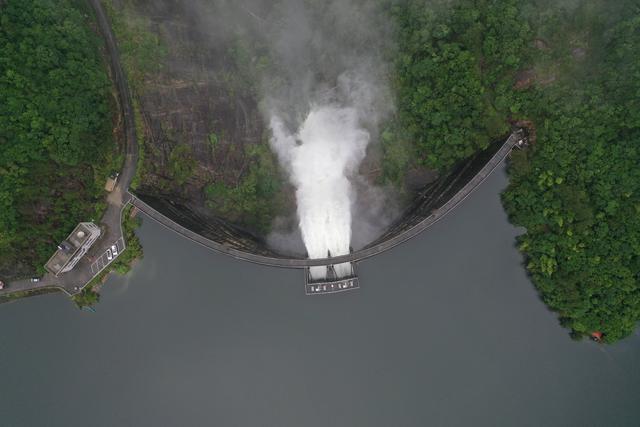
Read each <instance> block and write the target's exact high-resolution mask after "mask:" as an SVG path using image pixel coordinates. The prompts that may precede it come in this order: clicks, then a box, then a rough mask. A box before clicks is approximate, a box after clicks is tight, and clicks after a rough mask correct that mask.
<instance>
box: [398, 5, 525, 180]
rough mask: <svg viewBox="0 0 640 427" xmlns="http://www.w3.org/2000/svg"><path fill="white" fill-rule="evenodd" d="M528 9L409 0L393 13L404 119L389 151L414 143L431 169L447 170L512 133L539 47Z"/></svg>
mask: <svg viewBox="0 0 640 427" xmlns="http://www.w3.org/2000/svg"><path fill="white" fill-rule="evenodd" d="M520 3H521V2H520V1H518V0H497V1H490V0H476V1H460V2H456V3H455V5H454V6H453V7H448V6H447V7H445V5H444V4H443V5H440V6H439V7H438V6H433V5H434V2H433V1H430V0H409V1H406V2H401V3H400V4H399V5H397V6H395V7H394V8H393V9H392V13H393V15H394V17H395V19H396V21H397V23H398V30H397V34H398V44H399V49H400V52H399V54H398V59H397V66H396V87H397V98H398V115H397V122H396V123H395V124H394V126H393V129H394V133H395V138H392V137H390V136H388V137H387V141H388V142H389V143H388V144H386V145H387V146H389V147H390V146H391V145H398V144H399V143H398V142H397V140H405V139H408V140H410V141H411V143H412V144H413V146H414V149H415V151H416V154H417V157H418V159H419V161H420V162H422V164H423V165H425V166H427V167H430V168H434V169H438V170H446V169H447V168H449V167H451V166H452V165H453V164H455V163H456V162H457V161H459V160H461V159H464V158H467V157H469V156H470V155H472V154H473V153H474V152H476V151H477V150H479V149H482V148H486V146H487V145H488V144H489V143H490V142H492V141H494V140H496V139H498V138H501V137H503V136H504V135H506V134H508V132H509V126H508V123H507V119H508V118H509V117H510V116H511V115H513V114H515V113H517V112H518V111H519V110H520V103H519V102H518V101H517V100H516V99H515V98H516V97H517V95H516V93H515V90H514V88H513V84H514V82H515V77H516V73H517V71H518V70H519V68H520V67H521V66H522V63H523V62H524V61H525V60H526V57H524V56H523V53H526V51H527V49H526V46H527V44H528V43H529V42H530V40H531V31H530V30H529V26H528V25H527V23H526V21H523V20H522V19H521V17H520V9H519V7H518V6H519V4H520ZM400 144H402V142H400ZM406 159H407V160H409V159H410V156H406ZM396 169H401V168H396Z"/></svg>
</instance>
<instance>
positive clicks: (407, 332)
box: [0, 173, 640, 427]
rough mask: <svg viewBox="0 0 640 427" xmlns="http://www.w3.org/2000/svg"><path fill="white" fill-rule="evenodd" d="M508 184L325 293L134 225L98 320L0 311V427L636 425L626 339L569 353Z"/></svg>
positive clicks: (489, 185)
mask: <svg viewBox="0 0 640 427" xmlns="http://www.w3.org/2000/svg"><path fill="white" fill-rule="evenodd" d="M505 184H506V178H505V176H504V173H496V174H494V176H493V177H492V178H490V179H489V180H488V181H487V182H486V183H485V184H484V185H483V186H482V188H481V189H480V190H479V191H478V192H476V193H475V194H474V195H473V196H472V197H470V198H469V199H468V200H467V201H466V202H465V203H464V204H463V205H462V206H461V207H460V208H459V209H458V210H457V211H455V212H454V213H453V214H451V216H449V217H447V218H446V219H445V220H443V221H442V222H440V223H438V224H437V225H436V226H434V227H433V228H432V229H430V230H428V231H427V232H426V233H425V234H423V235H421V236H420V237H418V238H416V239H415V240H413V241H411V242H409V243H407V244H405V245H403V246H401V247H399V248H397V249H395V250H393V251H391V252H390V253H387V254H384V255H382V256H379V257H376V258H374V259H371V260H369V261H366V262H363V263H361V264H360V276H361V283H362V289H361V290H360V291H357V292H354V293H347V294H343V295H334V296H316V297H306V296H305V295H304V290H303V285H302V281H303V277H302V273H301V272H299V271H290V270H278V269H271V268H265V267H260V266H255V265H251V264H247V263H243V262H239V261H235V260H232V259H230V258H227V257H224V256H221V255H217V254H215V253H212V252H210V251H208V250H206V249H204V248H201V247H199V246H197V245H195V244H192V243H190V242H188V241H186V240H183V239H181V238H180V237H178V236H176V235H174V234H172V233H171V232H169V231H167V230H165V229H163V228H161V227H160V226H158V225H156V224H154V223H152V222H151V221H146V222H145V224H144V225H143V227H142V228H141V229H140V233H139V234H140V236H141V238H142V242H143V244H144V247H145V259H144V261H142V262H141V263H139V264H138V265H137V266H136V268H135V270H134V271H133V273H132V274H130V275H129V276H127V277H124V278H118V277H115V278H111V279H110V280H109V282H108V286H106V287H105V288H104V290H103V296H102V300H101V302H100V304H99V305H98V306H97V313H87V312H81V311H78V310H77V309H75V308H74V307H73V305H72V304H71V303H70V302H69V301H67V300H66V299H65V298H64V297H62V296H60V295H51V296H44V297H39V298H32V299H29V300H25V301H21V302H19V303H12V304H5V305H2V306H0V325H1V327H2V332H1V335H0V426H19V427H22V426H65V427H72V426H83V427H84V426H109V427H112V426H118V427H119V426H222V427H226V426H274V427H275V426H277V427H281V426H287V427H288V426H295V427H298V426H300V427H304V426H322V427H327V426H345V427H358V426H367V427H369V426H372V427H375V426H384V427H396V426H398V427H399V426H421V427H422V426H607V427H609V426H638V425H640V336H638V335H635V336H633V337H631V338H629V339H628V340H626V341H624V342H622V343H620V344H617V345H615V346H611V347H604V346H598V345H595V344H593V343H589V342H584V343H575V342H572V341H571V340H570V339H569V338H568V335H567V332H566V331H565V330H563V329H561V328H560V327H559V326H558V323H557V321H556V318H555V316H554V315H553V314H552V313H549V312H548V311H547V310H546V308H545V307H544V305H543V304H542V303H541V302H540V300H539V299H538V297H537V295H536V293H535V291H534V289H533V287H532V285H531V283H530V282H529V280H528V279H527V277H526V275H525V273H524V271H523V268H522V266H521V263H522V260H521V257H520V255H519V254H518V252H517V251H516V249H515V248H514V237H515V236H516V235H517V234H518V230H516V229H515V228H514V227H512V226H511V225H510V224H509V223H508V222H507V220H506V216H505V214H504V212H503V210H502V208H501V206H500V202H499V195H498V194H499V192H500V191H501V189H502V188H504V186H505Z"/></svg>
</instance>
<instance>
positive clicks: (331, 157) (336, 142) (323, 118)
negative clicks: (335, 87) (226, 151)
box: [271, 104, 369, 278]
mask: <svg viewBox="0 0 640 427" xmlns="http://www.w3.org/2000/svg"><path fill="white" fill-rule="evenodd" d="M271 130H272V132H273V137H272V139H271V145H272V147H273V148H274V150H275V151H276V153H278V157H279V158H280V161H281V163H282V164H283V165H285V167H287V169H289V172H290V178H291V181H292V183H293V184H294V186H295V187H296V200H297V203H298V219H299V224H300V230H301V232H302V239H303V241H304V244H305V246H306V248H307V252H308V254H309V257H310V258H325V257H326V256H327V254H328V253H329V252H330V253H331V256H339V255H346V254H348V253H349V244H350V241H351V220H352V218H351V203H352V200H353V197H352V194H351V193H352V191H353V190H352V187H351V183H350V181H349V177H350V176H351V175H353V174H354V173H356V171H357V168H358V165H359V164H360V162H361V161H362V159H363V158H364V156H365V150H366V147H367V144H368V143H369V133H368V132H367V131H366V130H364V129H362V128H361V127H360V125H359V114H358V110H357V109H355V108H353V107H340V106H337V105H331V104H329V105H322V106H320V105H316V106H312V108H311V111H310V112H309V114H308V116H307V117H306V119H305V120H304V122H303V123H302V125H301V126H300V128H299V129H298V131H297V133H296V134H295V135H294V134H292V133H290V132H289V131H288V130H287V128H286V126H285V125H284V122H283V121H282V120H281V118H280V117H279V116H278V115H276V114H273V115H272V117H271ZM335 269H336V273H337V274H338V276H340V277H344V276H347V275H349V274H350V273H351V267H350V265H349V264H348V263H347V264H337V265H335ZM310 271H311V276H312V277H313V278H324V277H325V275H326V268H325V267H312V268H311V269H310Z"/></svg>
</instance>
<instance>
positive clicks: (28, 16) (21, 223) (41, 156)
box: [0, 0, 112, 270]
mask: <svg viewBox="0 0 640 427" xmlns="http://www.w3.org/2000/svg"><path fill="white" fill-rule="evenodd" d="M1 7H2V13H1V14H0V270H4V269H5V267H7V265H10V264H12V263H15V262H19V263H22V264H24V265H25V266H27V267H29V268H31V269H33V268H35V267H36V266H40V265H41V264H42V263H43V261H44V260H46V257H47V256H48V255H50V254H51V253H52V251H53V250H54V249H55V244H53V242H55V241H57V240H58V239H59V238H61V237H62V236H64V235H66V233H68V232H69V231H70V229H72V228H73V225H74V224H75V222H77V221H78V220H80V219H88V218H87V216H89V215H91V213H92V212H93V211H94V210H95V202H96V195H97V194H99V186H100V183H99V184H96V182H95V178H94V175H95V173H96V169H97V168H98V167H99V166H104V162H105V159H106V156H107V155H109V154H110V151H109V148H110V147H111V148H112V145H110V144H109V143H110V142H111V137H110V124H111V120H110V119H111V112H110V104H109V100H110V83H109V79H108V77H107V75H106V73H105V70H104V66H103V63H102V61H101V58H100V55H99V38H98V37H97V36H96V35H95V34H94V33H93V31H92V30H91V29H90V27H89V25H88V22H87V19H86V18H85V13H84V11H82V10H81V9H80V5H79V3H76V2H75V1H72V0H61V1H57V2H52V1H49V0H7V1H6V2H5V3H4V4H3V5H2V6H1Z"/></svg>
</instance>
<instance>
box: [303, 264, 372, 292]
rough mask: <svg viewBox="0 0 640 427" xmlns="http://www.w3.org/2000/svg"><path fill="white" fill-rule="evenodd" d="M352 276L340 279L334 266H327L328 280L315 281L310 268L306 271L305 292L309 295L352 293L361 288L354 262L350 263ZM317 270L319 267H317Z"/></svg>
mask: <svg viewBox="0 0 640 427" xmlns="http://www.w3.org/2000/svg"><path fill="white" fill-rule="evenodd" d="M348 264H349V269H350V274H349V275H347V276H345V277H338V274H337V273H336V269H335V268H334V266H333V264H329V265H327V266H326V269H327V275H326V278H322V279H314V278H313V277H312V276H311V270H310V268H309V267H306V268H305V269H304V272H305V283H304V292H305V294H307V295H319V294H334V293H337V292H344V291H352V290H354V289H359V288H360V281H359V280H358V275H357V274H356V265H355V263H353V262H350V263H348ZM316 268H317V267H316Z"/></svg>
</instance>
